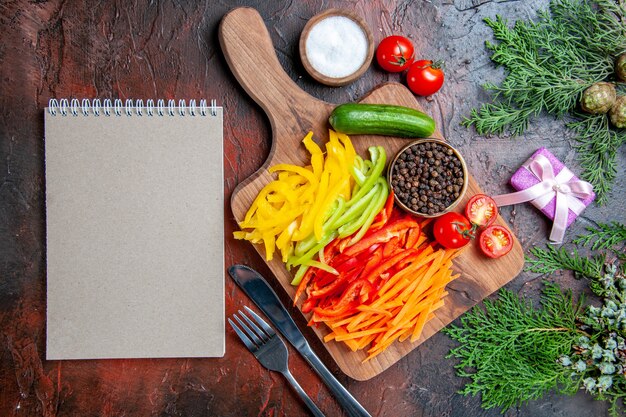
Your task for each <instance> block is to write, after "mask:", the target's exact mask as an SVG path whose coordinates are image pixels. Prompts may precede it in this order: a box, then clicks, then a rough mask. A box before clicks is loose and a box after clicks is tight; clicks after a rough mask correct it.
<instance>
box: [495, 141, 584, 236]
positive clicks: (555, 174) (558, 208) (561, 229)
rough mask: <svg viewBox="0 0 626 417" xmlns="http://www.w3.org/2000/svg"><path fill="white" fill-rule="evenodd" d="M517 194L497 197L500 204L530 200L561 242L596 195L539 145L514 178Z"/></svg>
mask: <svg viewBox="0 0 626 417" xmlns="http://www.w3.org/2000/svg"><path fill="white" fill-rule="evenodd" d="M510 182H511V185H512V186H513V188H515V189H516V190H518V191H517V192H515V193H511V194H504V195H499V196H495V197H494V200H495V201H496V204H498V206H506V205H510V204H517V203H522V202H526V201H529V202H530V203H531V204H533V205H534V206H535V207H537V208H538V209H539V210H541V211H542V212H543V213H544V214H545V215H546V216H547V217H548V218H550V219H551V220H552V221H553V227H552V232H551V234H550V240H552V241H553V242H555V243H560V242H561V241H562V240H563V236H564V234H565V229H567V227H568V226H569V225H570V224H572V222H573V221H574V220H575V219H576V217H578V215H579V214H580V213H582V211H583V210H584V209H585V207H587V206H588V205H589V204H590V203H591V202H592V201H593V200H594V199H595V198H596V195H595V193H594V192H593V187H592V186H591V184H589V183H588V182H585V181H582V180H580V179H579V178H578V177H577V176H576V175H574V173H573V172H572V171H570V170H569V169H568V168H567V167H566V166H565V165H563V163H562V162H561V161H559V160H558V159H557V158H556V157H555V156H554V155H552V153H550V151H548V150H547V149H546V148H539V149H538V150H537V151H536V152H535V153H534V154H533V155H532V156H531V157H530V158H529V159H528V160H527V161H526V162H525V163H524V164H523V165H522V167H521V168H520V169H518V170H517V171H515V173H514V174H513V176H512V177H511V181H510Z"/></svg>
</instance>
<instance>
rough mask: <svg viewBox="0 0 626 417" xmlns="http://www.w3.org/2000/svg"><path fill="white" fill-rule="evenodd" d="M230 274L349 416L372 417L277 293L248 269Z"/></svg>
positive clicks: (241, 267) (236, 268) (236, 267)
mask: <svg viewBox="0 0 626 417" xmlns="http://www.w3.org/2000/svg"><path fill="white" fill-rule="evenodd" d="M228 273H229V274H230V276H231V277H232V278H233V280H235V282H236V283H237V285H239V287H241V289H242V290H243V291H244V292H245V293H246V294H247V295H248V297H250V299H251V300H252V301H253V302H254V303H255V304H256V305H257V307H259V308H260V309H261V311H263V313H265V315H266V316H267V317H268V318H269V319H270V321H271V322H272V323H274V326H276V327H277V328H278V330H279V331H280V333H281V334H282V335H283V336H284V337H285V339H287V340H288V341H289V343H291V344H292V345H293V347H294V348H296V350H297V351H298V352H300V354H301V355H302V356H304V359H306V361H307V362H308V363H309V364H310V365H311V366H312V367H313V369H314V370H315V372H317V374H318V375H319V376H320V378H322V381H324V383H325V384H326V385H327V386H328V388H329V389H330V390H331V392H332V393H333V394H334V396H335V398H337V401H339V403H340V404H341V405H342V407H343V408H344V410H345V411H346V413H347V414H348V415H349V416H350V417H371V415H370V414H369V413H368V412H367V410H366V409H365V408H363V406H362V405H361V404H359V402H358V401H357V400H356V399H355V398H354V397H353V396H352V394H350V392H349V391H348V390H347V389H345V388H344V387H343V385H341V383H340V382H339V381H337V379H336V378H335V377H334V376H333V374H331V373H330V371H329V370H328V369H327V368H326V366H325V365H324V364H323V363H322V361H320V359H319V358H318V357H317V355H316V354H315V353H314V352H313V350H311V347H310V346H309V343H308V342H307V341H306V339H305V338H304V336H303V335H302V333H301V332H300V330H299V329H298V327H297V326H296V323H294V321H293V319H292V318H291V316H290V315H289V313H288V312H287V310H286V309H285V307H284V306H283V304H282V303H281V302H280V300H279V299H278V296H277V295H276V293H275V292H274V290H273V289H272V288H271V287H270V286H269V284H268V283H267V281H265V279H264V278H263V277H262V276H261V274H259V273H258V272H257V271H255V270H254V269H252V268H249V267H247V266H245V265H233V266H231V267H230V268H228Z"/></svg>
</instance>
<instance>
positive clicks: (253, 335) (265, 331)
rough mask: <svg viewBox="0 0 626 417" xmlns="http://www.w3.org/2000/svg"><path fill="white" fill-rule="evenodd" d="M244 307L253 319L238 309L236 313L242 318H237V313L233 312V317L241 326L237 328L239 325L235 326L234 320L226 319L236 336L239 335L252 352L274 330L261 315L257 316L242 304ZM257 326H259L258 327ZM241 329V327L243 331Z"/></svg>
mask: <svg viewBox="0 0 626 417" xmlns="http://www.w3.org/2000/svg"><path fill="white" fill-rule="evenodd" d="M244 309H245V310H246V311H247V312H248V314H249V315H251V316H252V318H253V319H254V321H252V320H250V318H249V317H248V316H247V315H246V314H244V312H243V311H241V310H239V311H238V312H237V313H238V314H239V316H241V317H243V320H242V319H241V318H239V316H238V315H237V313H235V314H233V317H234V318H235V320H236V321H237V323H239V326H241V328H239V326H237V324H235V322H233V321H232V320H231V319H228V322H229V323H230V325H231V327H232V328H233V330H235V333H237V336H239V338H240V339H241V340H242V341H243V343H244V344H245V345H246V347H247V348H248V349H250V350H251V351H253V352H254V351H255V350H257V349H258V348H259V347H261V346H262V345H264V344H265V343H267V342H268V341H269V340H270V339H271V338H272V337H273V336H275V335H276V332H275V331H274V330H273V329H272V328H271V327H270V326H269V325H268V324H267V323H266V322H265V320H263V319H262V318H261V317H259V315H258V314H256V313H255V312H254V311H252V310H251V309H250V308H248V306H244ZM244 321H245V322H244ZM255 322H256V324H255ZM246 323H247V324H246ZM257 324H258V326H257ZM259 326H261V328H259ZM241 329H243V331H242V330H241ZM261 329H262V330H261Z"/></svg>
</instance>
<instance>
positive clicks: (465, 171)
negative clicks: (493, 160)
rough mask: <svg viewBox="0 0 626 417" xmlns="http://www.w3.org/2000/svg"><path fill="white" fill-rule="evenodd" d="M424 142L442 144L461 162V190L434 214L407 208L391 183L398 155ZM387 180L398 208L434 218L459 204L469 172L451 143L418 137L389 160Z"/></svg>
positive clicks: (465, 188)
mask: <svg viewBox="0 0 626 417" xmlns="http://www.w3.org/2000/svg"><path fill="white" fill-rule="evenodd" d="M426 142H430V143H437V144H439V145H442V146H444V147H446V148H449V149H452V152H454V155H455V156H456V157H457V158H458V159H459V161H460V162H461V170H462V171H463V185H462V186H461V190H460V191H459V196H458V197H457V198H456V199H455V200H454V201H453V202H452V203H451V204H450V205H449V206H448V207H446V208H445V210H443V211H438V212H436V213H434V214H427V213H422V212H418V211H415V210H413V209H411V208H409V207H408V206H406V205H405V204H404V203H403V202H402V201H401V200H400V197H399V196H398V193H397V192H396V190H395V187H394V186H393V185H392V181H391V180H392V175H393V169H394V167H395V165H396V161H397V160H398V158H399V157H400V155H401V154H402V153H403V152H404V151H406V150H407V149H408V148H410V147H412V146H414V145H418V144H420V143H426ZM387 181H388V183H389V187H391V189H393V190H394V200H395V201H396V203H397V204H398V206H400V208H402V209H403V210H405V211H406V212H408V213H411V214H414V215H416V216H420V217H425V218H435V217H439V216H441V215H442V214H445V213H447V212H449V211H451V210H452V209H453V208H454V207H456V205H457V204H459V201H461V200H462V199H463V196H464V195H465V192H466V191H467V186H468V184H469V173H468V170H467V165H466V164H465V160H464V159H463V157H462V156H461V154H460V153H459V151H458V150H457V149H456V148H454V147H453V146H452V145H450V144H449V143H447V142H445V141H443V140H441V139H435V138H426V139H419V140H416V141H413V142H411V143H409V144H408V145H406V146H404V147H403V148H402V149H400V150H399V151H398V153H396V155H395V157H394V158H393V160H392V161H391V163H390V164H389V166H388V167H387Z"/></svg>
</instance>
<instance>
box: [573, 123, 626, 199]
mask: <svg viewBox="0 0 626 417" xmlns="http://www.w3.org/2000/svg"><path fill="white" fill-rule="evenodd" d="M577 116H578V118H579V120H578V121H576V122H572V123H569V124H568V127H570V128H571V129H573V130H574V131H575V132H576V135H577V137H576V141H577V142H578V144H577V145H576V146H575V148H576V150H577V154H578V160H579V161H580V164H581V166H582V168H583V174H582V178H583V179H584V180H586V181H589V182H590V183H591V184H592V185H593V187H594V191H595V193H596V195H597V198H598V204H604V203H606V199H607V194H608V193H609V191H610V190H611V185H612V183H613V181H614V180H615V177H616V175H617V163H616V157H617V152H618V150H619V148H620V147H621V145H623V144H624V143H626V132H624V131H614V130H612V129H610V128H609V121H608V117H607V116H606V115H604V114H601V115H583V114H578V115H577Z"/></svg>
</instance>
